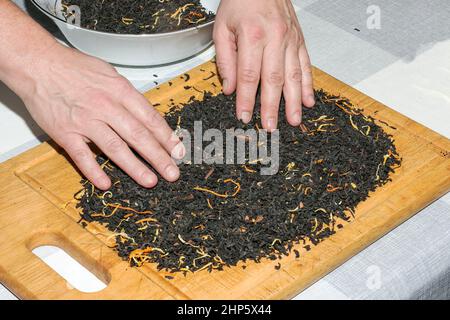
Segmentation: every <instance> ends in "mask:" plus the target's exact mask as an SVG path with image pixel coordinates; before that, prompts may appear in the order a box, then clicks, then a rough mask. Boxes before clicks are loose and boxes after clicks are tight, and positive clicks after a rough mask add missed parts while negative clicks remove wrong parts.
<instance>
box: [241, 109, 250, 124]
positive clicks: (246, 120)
mask: <svg viewBox="0 0 450 320" xmlns="http://www.w3.org/2000/svg"><path fill="white" fill-rule="evenodd" d="M241 120H242V122H243V123H249V122H250V120H252V115H251V114H250V112H246V111H244V112H242V113H241Z"/></svg>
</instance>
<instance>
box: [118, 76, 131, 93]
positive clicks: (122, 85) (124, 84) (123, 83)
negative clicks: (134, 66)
mask: <svg viewBox="0 0 450 320" xmlns="http://www.w3.org/2000/svg"><path fill="white" fill-rule="evenodd" d="M114 81H115V83H114V86H115V89H116V90H117V92H118V93H120V94H127V93H129V92H130V91H131V90H132V89H133V87H132V85H131V84H130V82H129V81H128V80H127V79H125V78H124V77H122V76H119V77H117V78H116V79H115V80H114Z"/></svg>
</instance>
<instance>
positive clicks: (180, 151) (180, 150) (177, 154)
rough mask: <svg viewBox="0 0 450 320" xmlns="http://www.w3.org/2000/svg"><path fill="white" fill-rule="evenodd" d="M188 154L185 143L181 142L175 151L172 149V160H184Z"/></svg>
mask: <svg viewBox="0 0 450 320" xmlns="http://www.w3.org/2000/svg"><path fill="white" fill-rule="evenodd" d="M185 154H186V148H185V147H184V144H183V142H179V143H178V144H177V145H176V146H175V147H174V148H173V149H172V154H171V156H172V158H175V159H183V158H184V155H185Z"/></svg>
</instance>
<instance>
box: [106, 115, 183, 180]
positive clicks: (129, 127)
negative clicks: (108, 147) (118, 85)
mask: <svg viewBox="0 0 450 320" xmlns="http://www.w3.org/2000/svg"><path fill="white" fill-rule="evenodd" d="M155 112H157V111H155ZM108 124H109V125H110V126H111V128H112V129H113V130H114V131H115V132H116V133H117V134H118V135H119V136H120V137H122V139H124V140H125V141H126V142H127V143H128V144H129V145H130V146H131V147H132V148H133V149H134V150H136V151H137V152H138V153H139V154H140V155H141V156H142V157H143V158H144V159H145V160H146V161H147V162H148V163H150V164H151V165H152V167H153V168H154V169H155V170H156V171H158V172H159V174H161V176H162V177H163V178H164V179H166V180H167V181H175V180H177V179H178V178H179V177H180V170H179V169H178V167H177V166H176V164H175V162H174V161H173V159H172V158H171V157H170V155H169V154H168V153H167V151H166V150H164V148H163V147H162V146H161V145H160V144H159V142H158V141H157V140H156V139H155V138H154V137H153V135H152V134H151V133H150V131H149V130H148V129H147V128H146V127H145V126H144V125H142V124H141V123H140V122H139V121H138V120H137V119H136V118H134V117H133V116H132V115H131V114H130V113H129V112H127V111H126V109H123V108H122V109H119V108H116V110H115V114H114V115H113V116H110V117H108Z"/></svg>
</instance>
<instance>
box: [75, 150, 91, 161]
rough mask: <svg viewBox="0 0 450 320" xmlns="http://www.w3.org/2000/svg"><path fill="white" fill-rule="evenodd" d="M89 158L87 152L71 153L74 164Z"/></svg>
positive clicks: (77, 151) (76, 151)
mask: <svg viewBox="0 0 450 320" xmlns="http://www.w3.org/2000/svg"><path fill="white" fill-rule="evenodd" d="M89 156H90V154H89V152H88V151H87V150H84V149H75V150H73V151H72V152H71V157H72V159H73V161H75V162H76V163H81V162H85V161H86V160H87V159H89Z"/></svg>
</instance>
